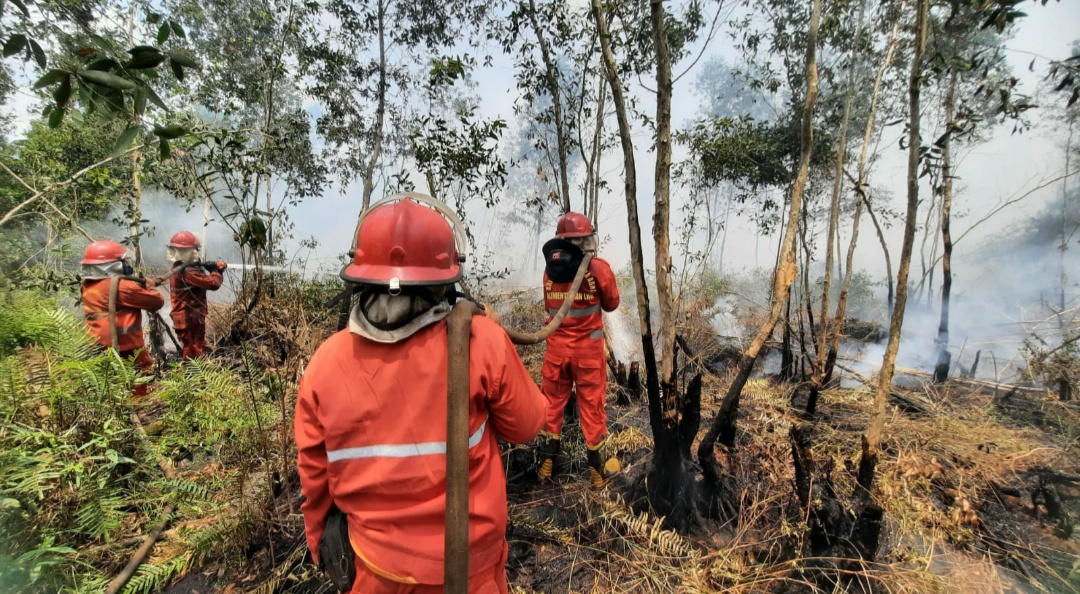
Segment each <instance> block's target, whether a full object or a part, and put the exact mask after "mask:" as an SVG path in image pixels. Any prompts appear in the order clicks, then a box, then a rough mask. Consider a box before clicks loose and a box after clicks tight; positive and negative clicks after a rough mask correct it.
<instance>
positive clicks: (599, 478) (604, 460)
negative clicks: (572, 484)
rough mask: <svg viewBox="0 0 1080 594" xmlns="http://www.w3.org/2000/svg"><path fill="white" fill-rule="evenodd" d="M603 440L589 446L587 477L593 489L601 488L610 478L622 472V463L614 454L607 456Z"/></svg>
mask: <svg viewBox="0 0 1080 594" xmlns="http://www.w3.org/2000/svg"><path fill="white" fill-rule="evenodd" d="M605 443H606V440H605V441H602V442H600V443H599V444H597V445H595V446H589V451H588V457H589V477H590V479H591V483H592V488H593V489H597V490H599V489H603V488H604V487H606V486H607V484H608V483H609V482H611V479H612V478H613V477H614V476H615V475H617V474H619V473H620V472H622V463H621V462H619V459H618V458H616V457H615V456H608V453H607V448H606V447H605Z"/></svg>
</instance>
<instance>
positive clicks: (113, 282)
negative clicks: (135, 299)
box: [109, 264, 188, 352]
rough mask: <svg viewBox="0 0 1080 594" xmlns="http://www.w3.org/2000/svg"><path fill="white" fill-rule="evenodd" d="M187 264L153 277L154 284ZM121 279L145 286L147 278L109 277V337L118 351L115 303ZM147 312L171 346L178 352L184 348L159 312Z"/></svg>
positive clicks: (114, 348)
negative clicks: (162, 331) (165, 335)
mask: <svg viewBox="0 0 1080 594" xmlns="http://www.w3.org/2000/svg"><path fill="white" fill-rule="evenodd" d="M187 266H188V265H186V264H185V265H184V266H177V267H176V268H175V269H174V271H170V272H169V273H168V274H166V275H164V276H161V277H158V278H157V279H155V281H154V282H155V284H157V283H161V282H163V281H164V280H165V279H167V278H169V277H170V276H172V275H173V274H176V271H179V270H180V269H181V268H186V267H187ZM122 280H129V281H132V282H136V283H139V284H140V285H142V286H146V280H147V279H145V278H143V277H141V276H130V275H116V276H113V277H111V279H110V281H109V337H110V339H111V340H112V348H113V350H115V351H116V352H120V348H119V340H120V339H119V337H118V336H117V332H116V303H117V301H118V300H119V293H120V281H122ZM147 313H148V314H149V315H150V316H151V317H152V318H153V319H155V320H156V321H157V323H158V324H159V325H160V326H161V328H162V329H163V330H164V331H165V333H166V334H167V335H168V336H169V340H170V341H172V343H173V346H174V347H176V351H177V352H180V351H182V350H184V349H183V347H181V346H180V342H179V341H178V340H176V336H174V335H173V333H172V331H171V330H169V326H168V324H166V323H165V320H164V319H162V317H161V314H159V313H158V312H156V311H152V312H147Z"/></svg>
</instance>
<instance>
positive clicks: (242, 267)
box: [225, 262, 289, 272]
mask: <svg viewBox="0 0 1080 594" xmlns="http://www.w3.org/2000/svg"><path fill="white" fill-rule="evenodd" d="M225 264H227V265H228V266H229V268H230V269H233V268H235V269H237V270H255V268H256V266H255V265H254V264H234V263H232V262H226V263H225ZM262 270H263V272H288V271H289V269H288V268H287V267H285V266H265V265H264V266H263V267H262Z"/></svg>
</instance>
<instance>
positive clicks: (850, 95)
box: [806, 1, 866, 414]
mask: <svg viewBox="0 0 1080 594" xmlns="http://www.w3.org/2000/svg"><path fill="white" fill-rule="evenodd" d="M865 13H866V2H865V1H861V2H860V3H859V21H858V24H857V25H856V26H855V39H854V41H853V42H852V44H851V52H850V53H849V54H848V80H847V92H846V96H845V97H844V113H843V115H842V116H841V117H840V139H839V142H838V143H837V146H836V170H835V172H834V174H833V189H832V200H831V201H830V203H829V230H828V239H827V241H826V246H827V247H826V250H825V278H824V281H823V286H822V288H821V309H820V314H819V315H818V323H819V324H820V325H821V330H820V331H819V332H818V333H817V341H816V342H815V352H814V355H815V359H814V368H813V383H812V385H811V388H810V399H809V400H808V401H807V406H806V410H807V412H809V413H811V414H812V413H813V408H814V407H815V405H816V403H817V395H818V391H819V390H821V389H822V388H823V387H824V386H823V383H822V379H823V378H824V376H825V372H826V371H825V359H826V349H827V348H828V347H827V345H828V337H829V336H831V335H832V331H831V328H832V326H836V327H839V326H840V324H841V323H843V320H842V319H840V318H837V319H835V320H830V318H829V291H831V290H832V278H833V255H834V253H835V249H836V247H835V246H836V243H837V235H838V233H839V231H838V228H839V226H840V193H841V191H842V190H843V188H844V159H845V158H847V138H848V122H850V121H851V104H852V101H853V100H854V98H855V71H856V70H857V68H856V67H855V66H856V63H857V60H856V56H857V55H858V53H857V52H858V50H859V39H860V38H861V37H862V29H863V19H864V17H865ZM808 299H809V298H808ZM811 327H812V326H811ZM811 403H814V404H811Z"/></svg>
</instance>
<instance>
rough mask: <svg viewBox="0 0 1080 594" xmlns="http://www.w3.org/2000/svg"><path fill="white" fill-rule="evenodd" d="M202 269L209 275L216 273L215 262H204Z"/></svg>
mask: <svg viewBox="0 0 1080 594" xmlns="http://www.w3.org/2000/svg"><path fill="white" fill-rule="evenodd" d="M202 267H203V268H204V269H206V271H207V272H209V273H210V274H213V273H215V272H218V265H217V262H204V263H203V265H202Z"/></svg>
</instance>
